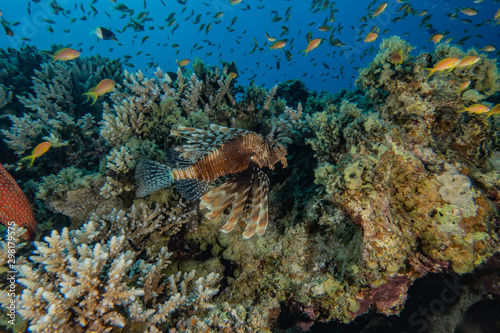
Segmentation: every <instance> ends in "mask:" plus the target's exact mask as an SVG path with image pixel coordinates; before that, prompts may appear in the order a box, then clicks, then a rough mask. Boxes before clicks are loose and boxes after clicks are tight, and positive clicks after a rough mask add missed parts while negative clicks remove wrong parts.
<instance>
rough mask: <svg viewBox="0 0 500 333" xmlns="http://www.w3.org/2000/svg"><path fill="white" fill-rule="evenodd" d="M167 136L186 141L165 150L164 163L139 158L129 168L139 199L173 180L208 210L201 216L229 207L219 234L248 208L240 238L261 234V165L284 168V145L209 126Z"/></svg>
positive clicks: (264, 187) (265, 183)
mask: <svg viewBox="0 0 500 333" xmlns="http://www.w3.org/2000/svg"><path fill="white" fill-rule="evenodd" d="M170 135H172V136H178V137H182V138H184V139H186V140H187V144H185V145H183V146H179V147H176V148H175V149H173V150H171V151H170V152H169V156H168V157H167V163H166V164H162V163H159V162H156V161H152V160H141V161H140V162H139V163H138V165H137V168H136V171H135V178H136V181H137V193H136V194H137V197H139V198H142V197H145V196H147V195H149V194H151V193H153V192H154V191H156V190H159V189H163V188H166V187H169V186H170V185H172V184H173V183H175V185H176V186H177V189H178V190H179V193H180V194H181V195H182V196H183V197H184V198H186V199H188V200H190V201H195V200H197V199H198V198H199V199H200V200H201V201H200V209H205V208H207V209H209V210H210V212H208V213H207V214H206V215H205V216H206V217H207V218H208V219H210V220H212V219H215V218H217V217H218V216H220V215H221V214H222V213H223V212H224V211H225V210H226V209H229V217H228V220H227V222H226V224H225V225H224V226H222V228H221V231H222V232H225V233H227V232H230V231H231V230H232V229H233V228H234V226H235V225H236V222H238V220H239V219H240V217H241V216H242V215H243V210H244V208H245V204H246V203H247V202H248V203H249V206H250V209H251V210H250V215H249V217H250V218H249V221H248V223H247V225H246V227H245V231H244V233H243V237H244V238H250V237H252V236H253V235H254V234H255V232H257V234H259V235H261V236H262V235H263V234H264V232H265V231H266V227H267V222H268V203H267V193H268V187H269V178H268V176H267V175H266V174H265V173H264V172H263V171H262V168H263V167H267V168H270V169H274V165H275V164H276V163H277V162H281V164H282V166H283V167H286V166H287V162H286V157H285V156H286V154H287V151H286V148H285V146H283V145H282V144H280V143H278V142H276V141H275V140H272V139H271V135H269V136H268V137H266V138H264V137H262V136H261V135H259V134H257V133H254V132H251V131H248V130H243V129H235V128H228V127H222V126H219V125H215V124H211V125H210V130H201V129H196V128H192V127H179V128H178V129H177V130H173V131H171V134H170ZM226 175H231V176H232V177H230V178H229V180H227V181H225V182H224V183H223V184H222V185H220V186H217V187H215V188H213V189H212V190H210V191H208V192H207V187H208V185H209V184H210V183H212V182H213V181H214V180H216V179H218V178H220V177H223V176H226Z"/></svg>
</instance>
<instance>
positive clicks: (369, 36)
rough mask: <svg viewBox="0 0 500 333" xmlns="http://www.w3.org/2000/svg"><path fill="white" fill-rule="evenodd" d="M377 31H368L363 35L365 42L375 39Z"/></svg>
mask: <svg viewBox="0 0 500 333" xmlns="http://www.w3.org/2000/svg"><path fill="white" fill-rule="evenodd" d="M377 37H378V33H376V32H370V33H369V34H368V35H366V37H365V43H371V42H373V41H375V39H377Z"/></svg>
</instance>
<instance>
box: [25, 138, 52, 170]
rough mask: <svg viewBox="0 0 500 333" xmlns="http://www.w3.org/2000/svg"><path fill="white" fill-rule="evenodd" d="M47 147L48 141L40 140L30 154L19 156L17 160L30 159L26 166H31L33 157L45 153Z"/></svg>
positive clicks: (48, 146) (48, 145)
mask: <svg viewBox="0 0 500 333" xmlns="http://www.w3.org/2000/svg"><path fill="white" fill-rule="evenodd" d="M49 148H50V142H48V141H45V142H42V143H40V144H39V145H38V146H36V147H35V149H33V152H32V153H31V155H30V156H26V157H23V158H21V159H20V160H19V162H21V161H24V160H28V161H30V164H29V166H28V168H31V167H32V166H33V162H34V161H35V158H37V157H40V156H42V155H43V154H45V153H46V152H47V151H48V150H49Z"/></svg>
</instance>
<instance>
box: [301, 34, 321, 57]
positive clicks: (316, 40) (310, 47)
mask: <svg viewBox="0 0 500 333" xmlns="http://www.w3.org/2000/svg"><path fill="white" fill-rule="evenodd" d="M320 43H321V38H314V39H313V40H311V41H310V42H309V44H307V48H306V49H305V50H302V51H300V52H305V53H306V54H304V57H305V56H306V55H307V53H308V52H309V51H311V50H314V49H315V48H317V47H318V45H319V44H320Z"/></svg>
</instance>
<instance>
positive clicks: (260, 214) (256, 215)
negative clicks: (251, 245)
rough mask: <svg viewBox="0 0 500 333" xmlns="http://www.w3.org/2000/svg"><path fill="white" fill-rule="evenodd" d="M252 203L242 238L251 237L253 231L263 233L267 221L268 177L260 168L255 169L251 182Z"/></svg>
mask: <svg viewBox="0 0 500 333" xmlns="http://www.w3.org/2000/svg"><path fill="white" fill-rule="evenodd" d="M251 186H252V203H251V209H252V210H251V213H250V220H249V221H248V224H247V226H246V228H245V232H244V233H243V238H250V237H252V236H253V235H254V234H255V232H257V234H259V235H261V236H262V235H263V234H264V232H265V231H266V228H267V222H268V198H267V192H268V187H269V178H268V177H267V175H266V174H265V173H264V172H263V171H262V170H260V169H258V170H257V173H256V174H255V177H254V178H253V182H252V185H251Z"/></svg>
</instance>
